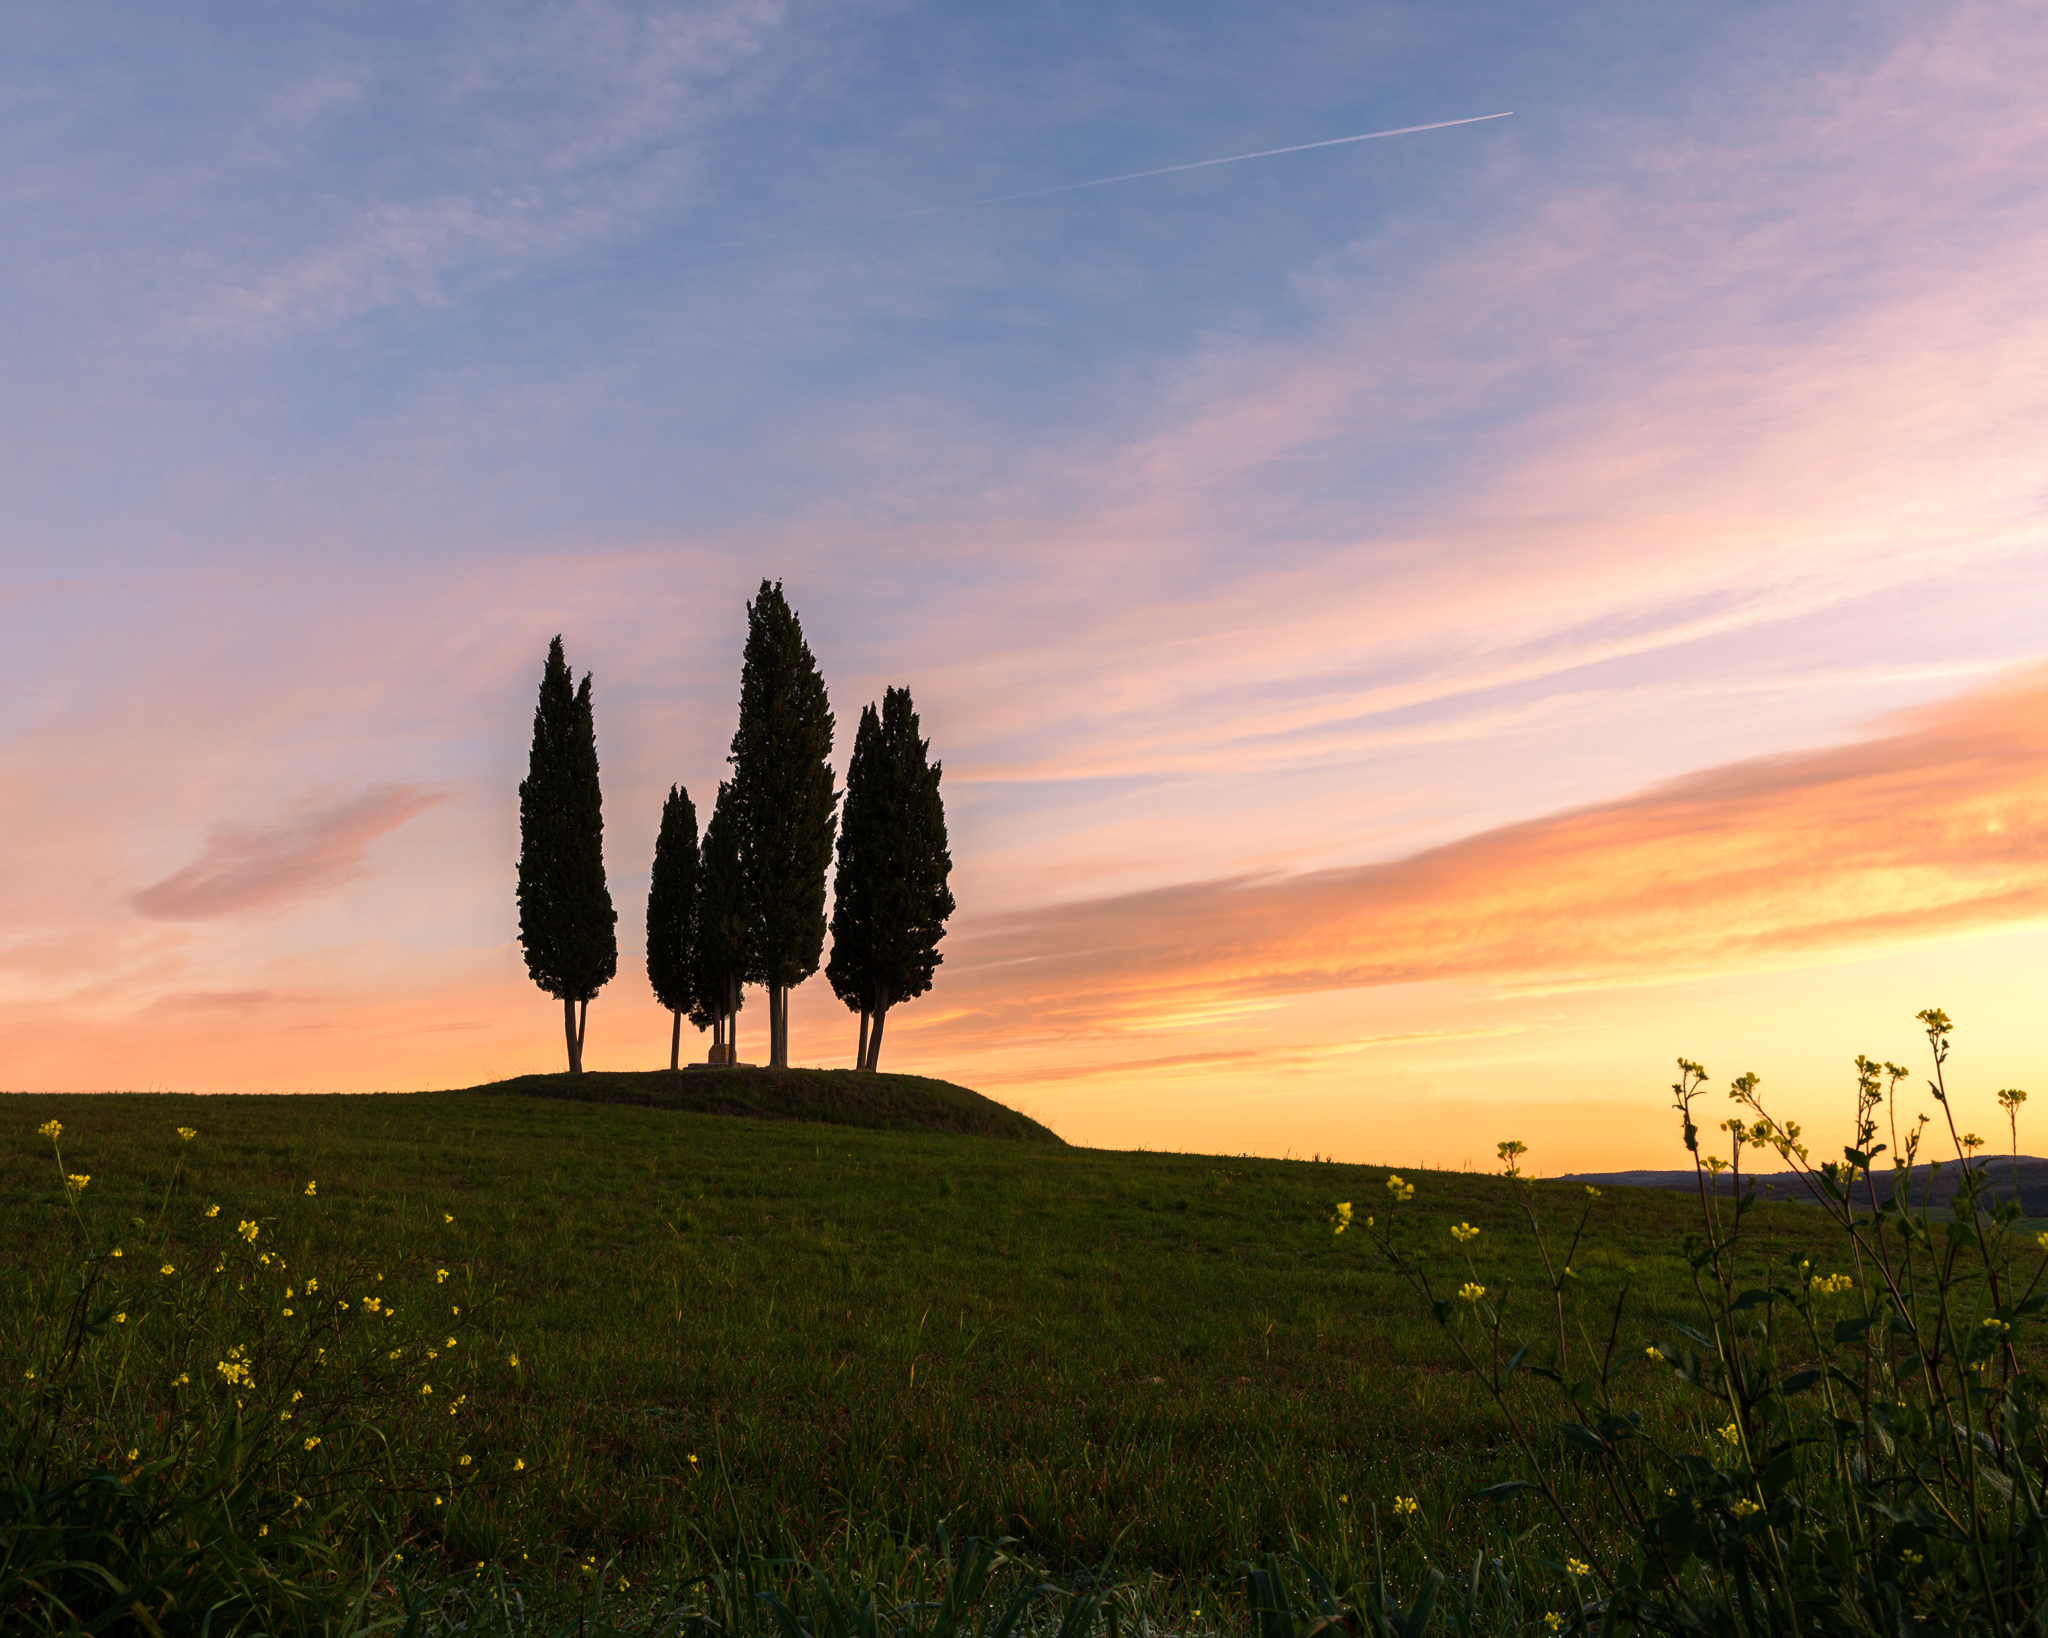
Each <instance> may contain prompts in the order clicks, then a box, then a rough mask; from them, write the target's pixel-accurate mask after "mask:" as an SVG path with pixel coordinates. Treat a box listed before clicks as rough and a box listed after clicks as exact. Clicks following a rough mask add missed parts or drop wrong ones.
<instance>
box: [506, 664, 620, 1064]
mask: <svg viewBox="0 0 2048 1638" xmlns="http://www.w3.org/2000/svg"><path fill="white" fill-rule="evenodd" d="M519 942H520V944H521V946H522V947H523V948H524V950H525V953H526V970H527V972H528V973H529V974H531V975H532V978H533V981H534V983H536V984H538V985H539V986H540V987H541V989H542V990H544V991H546V992H547V993H548V994H549V995H552V996H554V997H556V998H557V999H558V1000H560V1001H561V1003H562V1030H563V1033H564V1035H565V1036H566V1037H567V1039H568V1046H569V1070H570V1073H571V1074H576V1075H580V1074H582V1073H583V1038H584V1031H585V1029H586V1027H587V1026H588V1025H589V1022H590V1002H591V998H592V997H593V996H595V995H596V994H597V992H598V991H599V990H601V989H603V988H604V986H605V985H606V984H607V983H608V982H609V981H610V980H611V977H612V974H613V973H615V972H617V971H618V966H619V941H618V912H617V911H615V910H614V909H613V908H612V896H611V892H610V890H609V889H608V888H607V887H606V886H605V880H604V800H603V797H602V795H601V793H600V792H599V789H598V780H597V728H596V723H595V720H594V718H593V716H592V713H591V705H590V674H589V673H588V672H585V673H584V675H583V681H582V683H581V684H580V685H579V686H578V687H577V688H575V689H574V690H573V691H572V690H571V689H570V686H569V663H568V661H567V660H566V659H565V658H564V657H563V654H562V639H561V638H560V637H559V636H557V637H556V638H555V640H554V641H553V642H552V643H550V644H549V645H548V657H547V664H546V666H545V668H544V669H543V670H542V672H541V679H540V703H539V705H538V706H537V707H536V708H535V710H534V713H533V750H532V753H531V755H530V756H529V758H528V761H527V773H526V778H525V779H524V780H523V781H522V782H521V784H520V786H519Z"/></svg>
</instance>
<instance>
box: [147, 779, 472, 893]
mask: <svg viewBox="0 0 2048 1638" xmlns="http://www.w3.org/2000/svg"><path fill="white" fill-rule="evenodd" d="M446 800H447V794H446V793H445V792H440V791H433V790H430V789H428V788H427V787H425V786H421V785H377V786H373V787H372V788H370V789H369V790H366V791H364V792H362V793H361V794H360V795H358V796H355V797H352V798H350V799H349V800H347V801H345V802H341V803H336V804H331V805H326V806H319V807H313V806H305V807H302V808H300V810H299V811H297V812H296V813H294V814H292V815H291V816H290V817H288V818H285V819H281V820H276V821H273V822H272V823H270V824H268V825H260V826H255V825H235V824H226V825H219V826H216V827H215V828H214V831H213V833H212V834H211V835H210V836H209V837H208V838H207V843H206V848H205V850H204V851H203V852H202V853H201V854H200V855H199V857H198V858H197V859H194V860H193V861H192V863H190V864H188V865H186V866H185V868H184V869H182V870H178V871H173V872H172V873H171V874H170V875H168V876H166V877H164V879H163V880H162V881H159V882H153V883H151V884H150V885H149V886H148V887H145V888H143V889H142V890H141V891H140V892H137V893H135V894H133V895H131V897H130V898H129V901H128V902H129V903H130V904H131V905H133V906H134V907H135V909H136V910H137V911H138V912H139V913H140V914H142V915H144V916H147V917H149V918H150V919H151V920H153V921H207V920H211V919H213V918H215V917H218V916H233V915H239V914H241V913H242V912H244V911H248V910H259V909H264V908H267V907H269V906H272V905H278V904H285V903H289V902H291V901H292V900H295V899H304V898H309V897H311V896H312V895H314V894H316V893H324V892H327V891H328V890H329V889H331V888H335V887H339V886H341V885H342V883H344V882H349V881H353V880H355V879H356V878H357V877H358V876H361V875H362V874H363V873H364V871H365V870H366V869H367V868H368V867H367V865H366V864H365V862H364V859H363V851H364V849H365V848H367V847H368V846H369V845H370V843H372V842H374V841H375V840H376V839H377V838H378V837H380V836H384V835H387V834H389V833H390V832H391V831H394V830H396V829H398V827H399V826H400V825H403V824H404V823H405V822H406V821H407V820H408V819H410V818H412V817H413V816H414V815H415V814H417V813H419V812H421V811H422V810H423V809H425V808H429V807H432V806H433V805H434V804H435V803H437V802H443V801H446Z"/></svg>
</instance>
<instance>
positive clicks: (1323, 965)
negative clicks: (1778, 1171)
mask: <svg viewBox="0 0 2048 1638" xmlns="http://www.w3.org/2000/svg"><path fill="white" fill-rule="evenodd" d="M2042 916H2048V672H2044V673H2036V674H2034V675H2032V676H2030V677H2029V678H2027V679H2026V680H2025V681H2024V682H2022V683H2020V684H2017V685H2015V686H2011V687H2008V688H2004V689H2000V690H1995V691H1989V692H1985V693H1981V694H1978V695H1974V696H1969V697H1966V698H1964V699H1963V700H1960V701H1957V702H1952V703H1950V704H1948V705H1945V706H1943V707H1940V708H1938V709H1935V710H1930V711H1926V712H1923V713H1920V714H1918V715H1917V716H1915V717H1913V718H1910V719H1908V720H1906V721H1905V722H1904V723H1902V724H1901V725H1900V726H1899V728H1898V731H1896V732H1893V733H1891V734H1889V735H1886V736H1884V737H1880V738H1874V739H1870V740H1866V741H1863V742H1861V743H1856V744H1851V745H1847V746H1841V747H1836V748H1832V749H1828V750H1824V751H1817V752H1808V753H1803V754H1798V755H1790V756H1779V757H1769V758H1763V759H1760V760H1755V761H1747V762H1740V763H1735V764H1732V765H1729V766H1726V767H1722V768H1716V769H1710V770H1708V771H1705V772H1702V773H1698V774H1694V775H1690V776H1688V777H1686V778H1683V779H1679V780H1675V781H1672V782H1670V783H1668V784H1665V785H1661V786H1658V787H1656V788H1654V789H1652V790H1649V791H1646V792H1643V793H1641V794H1639V795H1636V796H1633V797H1629V798H1627V799H1625V800H1621V801H1616V802H1609V803H1603V804H1601V805H1599V806H1595V807H1589V808H1582V809H1579V810H1576V811H1573V812H1568V813H1563V814H1557V815H1553V816H1550V817H1547V818H1543V819H1538V820H1534V821H1530V822H1527V823H1522V824H1516V825H1509V826H1505V827H1502V828H1500V829H1496V830H1491V831H1487V832H1484V833H1482V834H1480V835H1476V836H1472V837H1469V838H1467V839H1465V840H1463V841H1460V842H1456V843H1453V844H1451V845H1449V846H1446V847H1439V848H1435V849H1432V850H1430V851H1428V852H1425V853H1420V854H1417V855H1415V856H1413V857H1410V858H1406V859H1400V860H1396V861H1392V862H1389V863H1382V864H1374V865H1367V866H1363V867H1356V868H1350V869H1341V870H1325V871H1319V872H1315V873H1312V874H1305V875H1298V876H1292V877H1282V878H1272V877H1235V878H1230V879H1224V880H1216V881H1206V882H1194V883H1188V884H1184V885H1179V886H1174V887H1169V888H1163V889H1159V890H1156V891H1152V892H1144V893H1134V894H1128V895H1123V896H1119V897H1115V898H1104V899H1096V900H1091V901H1085V902H1080V903H1072V904H1066V905H1060V906H1055V907H1053V908H1051V909H1047V910H1043V911H1038V912H1033V913H1029V914H1020V915H1015V916H1011V917H1008V918H1006V919H1004V920H1002V921H1000V922H998V923H995V924H994V925H991V926H988V927H986V928H985V929H984V930H981V931H980V932H978V933H973V934H969V935H968V936H966V937H964V938H963V939H961V940H960V941H958V944H957V945H956V947H955V950H954V951H953V955H952V959H951V961H949V963H948V965H947V967H946V969H945V983H944V987H943V989H942V990H941V992H940V993H939V994H938V995H936V996H935V997H934V1000H935V1001H937V1002H939V1004H940V1005H941V1006H944V1007H945V1009H946V1011H947V1014H948V1016H947V1017H946V1018H945V1020H944V1021H943V1022H941V1021H940V1020H938V1019H932V1020H931V1021H930V1023H929V1025H928V1027H932V1028H933V1029H934V1035H935V1037H936V1038H938V1039H944V1038H946V1037H951V1038H953V1039H955V1040H958V1039H959V1038H960V1037H962V1036H968V1037H973V1036H984V1037H985V1036H987V1035H991V1034H994V1035H1001V1034H1006V1033H1009V1032H1010V1031H1011V1030H1015V1031H1019V1032H1023V1031H1027V1030H1028V1031H1047V1032H1053V1033H1068V1032H1090V1031H1105V1030H1106V1031H1112V1032H1120V1031H1125V1030H1134V1029H1152V1028H1160V1027H1165V1026H1170V1025H1173V1024H1175V1023H1178V1022H1183V1021H1187V1020H1189V1019H1191V1018H1199V1017H1201V1016H1202V1015H1203V1014H1204V1013H1205V1012H1209V1011H1211V1010H1213V1009H1216V1008H1218V1007H1227V1006H1231V1005H1244V1004H1247V1003H1249V1004H1257V1002H1258V1001H1259V1000H1260V998H1271V997H1279V996H1287V995H1300V994H1306V993H1311V992H1316V991H1324V990H1340V989H1356V988H1363V987H1367V986H1376V985H1389V984H1407V983H1417V982H1424V981H1431V980H1445V979H1455V980H1467V981H1469V980H1472V979H1481V980H1485V981H1488V982H1492V983H1496V984H1498V983H1502V982H1505V983H1507V984H1510V985H1513V986H1518V987H1519V986H1525V985H1538V984H1575V983H1583V982H1600V983H1608V984H1611V983H1613V982H1616V981H1627V980H1628V979H1630V978H1632V977H1635V976H1637V975H1645V974H1660V975H1670V974H1673V973H1681V972H1710V971H1733V970H1742V969H1744V968H1750V967H1756V966H1760V965H1768V964H1771V963H1774V962H1778V961H1782V960H1784V959H1785V958H1787V957H1788V956H1804V955H1808V954H1814V953H1818V952H1821V951H1828V950H1848V949H1855V948H1858V947H1866V946H1871V945H1877V944H1882V943H1887V942H1895V941H1902V940H1906V939H1912V938H1922V937H1928V936H1934V935H1942V934H1949V933H1953V932H1959V931H1964V930H1969V929H1975V928H1981V927H1985V926H1989V925H1993V924H2000V923H2010V922H2016V921H2021V920H2026V919H2031V918H2036V917H2042Z"/></svg>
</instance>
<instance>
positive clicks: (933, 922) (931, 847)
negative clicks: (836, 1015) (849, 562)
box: [826, 688, 954, 1070]
mask: <svg viewBox="0 0 2048 1638" xmlns="http://www.w3.org/2000/svg"><path fill="white" fill-rule="evenodd" d="M930 751H931V744H930V742H929V741H928V740H925V739H921V738H919V737H918V720H917V711H916V708H915V707H914V706H913V705H912V704H911V699H910V690H909V689H907V688H891V689H889V690H888V691H887V692H885V693H884V694H883V696H882V709H881V711H880V712H879V713H877V712H876V710H875V708H874V707H873V706H872V705H871V706H869V707H868V708H867V709H866V710H865V711H863V712H862V713H861V722H860V729H859V731H858V732H857V733H856V734H855V736H854V746H853V762H852V764H851V765H850V766H849V767H848V769H847V774H846V813H845V818H844V823H843V826H842V828H841V831H840V848H839V871H838V875H837V877H836V878H835V880H834V882H833V894H834V905H833V911H832V964H831V965H830V966H829V967H828V968H827V969H826V976H827V977H828V978H829V979H830V980H831V983H832V990H833V993H834V994H835V995H837V996H838V997H839V998H840V1000H842V1001H844V1002H845V1003H846V1005H847V1006H848V1008H849V1009H852V1010H854V1011H857V1012H859V1013H860V1015H861V1032H860V1034H861V1050H860V1067H861V1068H862V1069H867V1070H873V1069H876V1068H878V1067H879V1066H880V1064H881V1061H882V1026H883V1024H884V1023H885V1022H886V1021H887V1019H888V1015H889V1009H890V1008H891V1007H892V1006H894V1005H895V1004H896V1003H897V1002H899V1001H910V1000H914V999H915V998H916V997H918V996H920V995H923V994H924V993H925V991H927V990H929V989H930V988H931V987H932V979H933V977H934V976H935V974H936V973H937V971H938V967H939V964H940V962H941V961H943V960H944V959H945V958H944V957H943V956H941V955H940V954H939V940H940V939H942V938H944V937H945V936H946V921H947V918H948V917H950V916H951V915H952V914H953V908H954V904H953V891H952V889H951V888H950V887H949V886H948V885H947V878H948V877H950V876H951V874H952V871H953V856H952V853H951V852H950V851H949V849H948V845H947V840H946V805H945V802H944V801H943V800H942V799H941V797H940V795H939V780H940V777H941V775H942V773H943V771H944V770H943V768H942V766H941V765H940V764H938V763H935V762H932V761H931V760H930Z"/></svg>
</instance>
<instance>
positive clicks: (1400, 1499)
mask: <svg viewBox="0 0 2048 1638" xmlns="http://www.w3.org/2000/svg"><path fill="white" fill-rule="evenodd" d="M1421 1511H1422V1504H1421V1503H1420V1502H1418V1501H1417V1500H1416V1499H1415V1498H1414V1497H1413V1496H1396V1497H1395V1498H1394V1517H1396V1518H1397V1519H1401V1518H1406V1517H1408V1515H1409V1514H1411V1513H1419V1512H1421Z"/></svg>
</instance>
